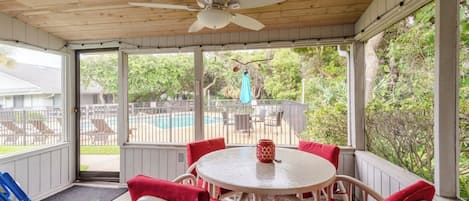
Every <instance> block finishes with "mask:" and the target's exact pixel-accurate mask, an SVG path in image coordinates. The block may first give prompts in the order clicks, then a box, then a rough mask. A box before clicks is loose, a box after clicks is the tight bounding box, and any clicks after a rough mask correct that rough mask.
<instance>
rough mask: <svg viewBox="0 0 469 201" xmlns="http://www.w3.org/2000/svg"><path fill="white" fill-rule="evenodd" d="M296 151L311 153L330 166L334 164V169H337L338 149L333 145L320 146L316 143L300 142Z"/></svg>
mask: <svg viewBox="0 0 469 201" xmlns="http://www.w3.org/2000/svg"><path fill="white" fill-rule="evenodd" d="M298 150H301V151H305V152H308V153H312V154H314V155H317V156H320V157H322V158H324V159H326V160H328V161H329V162H331V163H332V164H334V166H335V169H337V168H338V167H339V153H340V149H339V147H337V146H335V145H328V144H320V143H316V142H308V141H300V144H299V145H298Z"/></svg>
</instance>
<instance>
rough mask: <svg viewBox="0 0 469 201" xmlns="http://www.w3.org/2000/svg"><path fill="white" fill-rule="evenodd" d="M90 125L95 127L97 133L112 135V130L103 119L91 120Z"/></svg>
mask: <svg viewBox="0 0 469 201" xmlns="http://www.w3.org/2000/svg"><path fill="white" fill-rule="evenodd" d="M91 123H93V125H94V127H96V129H97V132H98V133H114V130H112V128H111V127H109V125H108V124H107V122H106V121H105V120H104V119H91Z"/></svg>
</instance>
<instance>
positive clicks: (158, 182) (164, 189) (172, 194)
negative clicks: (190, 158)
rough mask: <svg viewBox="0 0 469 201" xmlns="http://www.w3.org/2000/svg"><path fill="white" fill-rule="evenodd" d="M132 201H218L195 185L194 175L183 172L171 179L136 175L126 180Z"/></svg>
mask: <svg viewBox="0 0 469 201" xmlns="http://www.w3.org/2000/svg"><path fill="white" fill-rule="evenodd" d="M127 187H128V188H129V194H130V198H131V200H132V201H161V200H167V201H194V200H198V201H218V200H216V199H213V198H212V199H211V198H210V194H209V192H208V191H207V190H205V189H203V188H200V187H197V186H195V177H194V175H191V174H184V175H181V176H179V177H177V178H176V179H174V180H173V181H172V182H171V181H166V180H162V179H156V178H151V177H147V176H143V175H137V176H135V177H134V178H132V179H130V180H129V181H127Z"/></svg>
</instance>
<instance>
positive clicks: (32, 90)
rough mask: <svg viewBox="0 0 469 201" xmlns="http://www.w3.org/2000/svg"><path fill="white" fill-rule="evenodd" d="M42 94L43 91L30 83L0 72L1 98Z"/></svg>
mask: <svg viewBox="0 0 469 201" xmlns="http://www.w3.org/2000/svg"><path fill="white" fill-rule="evenodd" d="M37 93H41V89H40V88H39V87H38V86H37V85H34V84H32V83H30V82H28V81H25V80H22V79H18V78H16V77H13V76H11V75H8V74H6V73H2V72H0V96H13V95H24V94H37Z"/></svg>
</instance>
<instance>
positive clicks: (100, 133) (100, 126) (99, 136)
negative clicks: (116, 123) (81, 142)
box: [86, 119, 136, 145]
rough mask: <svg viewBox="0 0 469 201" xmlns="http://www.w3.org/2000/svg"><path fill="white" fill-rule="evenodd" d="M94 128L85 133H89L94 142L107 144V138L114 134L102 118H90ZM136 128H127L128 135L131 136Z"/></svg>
mask: <svg viewBox="0 0 469 201" xmlns="http://www.w3.org/2000/svg"><path fill="white" fill-rule="evenodd" d="M91 123H93V125H94V127H96V130H94V131H91V132H87V133H86V134H87V135H90V136H91V137H92V138H93V142H94V144H96V143H97V142H102V143H101V144H105V145H107V144H108V143H109V138H110V136H112V135H116V132H115V131H114V130H113V129H112V128H111V127H110V126H109V125H108V124H107V122H106V120H104V119H91ZM135 130H136V128H129V132H128V134H129V136H132V135H133V134H134V132H135Z"/></svg>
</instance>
